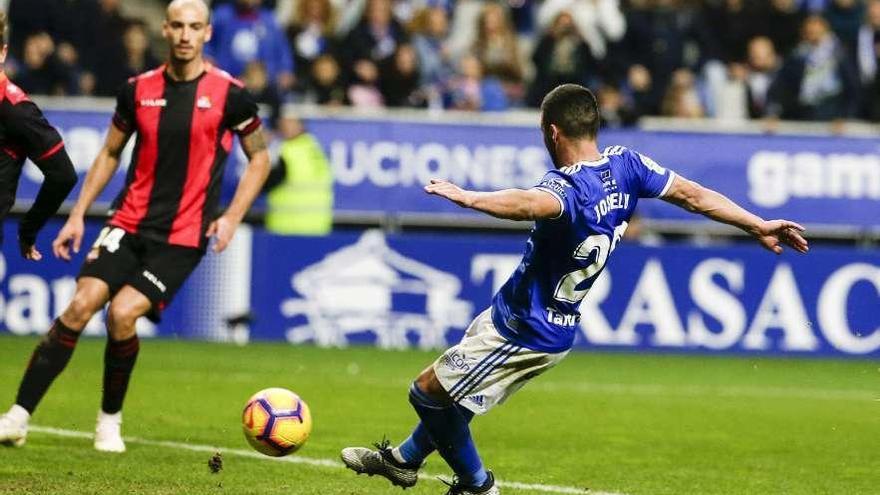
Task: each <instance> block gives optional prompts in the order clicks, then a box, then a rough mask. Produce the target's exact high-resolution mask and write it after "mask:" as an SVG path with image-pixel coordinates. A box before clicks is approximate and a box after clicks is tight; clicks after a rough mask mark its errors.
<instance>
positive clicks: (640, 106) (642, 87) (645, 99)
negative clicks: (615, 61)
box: [624, 65, 658, 115]
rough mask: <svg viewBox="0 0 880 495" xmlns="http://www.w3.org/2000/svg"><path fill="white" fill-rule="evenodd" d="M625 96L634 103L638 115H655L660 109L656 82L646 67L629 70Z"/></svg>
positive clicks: (635, 67)
mask: <svg viewBox="0 0 880 495" xmlns="http://www.w3.org/2000/svg"><path fill="white" fill-rule="evenodd" d="M624 94H625V95H627V96H628V97H629V100H631V101H632V105H633V109H634V110H635V112H636V114H637V115H654V114H655V113H656V111H657V109H658V107H657V105H658V103H657V101H656V99H655V95H656V91H655V90H654V80H653V79H652V78H651V73H650V72H648V69H646V68H645V66H644V65H633V66H632V67H630V68H629V70H628V71H627V75H626V84H625V85H624Z"/></svg>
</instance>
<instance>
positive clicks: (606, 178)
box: [600, 170, 617, 193]
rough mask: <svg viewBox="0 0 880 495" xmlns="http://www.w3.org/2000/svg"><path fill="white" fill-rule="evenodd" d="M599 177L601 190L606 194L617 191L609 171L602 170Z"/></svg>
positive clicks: (615, 182) (615, 183)
mask: <svg viewBox="0 0 880 495" xmlns="http://www.w3.org/2000/svg"><path fill="white" fill-rule="evenodd" d="M600 177H601V178H602V188H603V189H605V192H606V193H608V192H612V191H616V190H617V181H616V180H614V176H612V175H611V170H603V171H602V172H601V174H600Z"/></svg>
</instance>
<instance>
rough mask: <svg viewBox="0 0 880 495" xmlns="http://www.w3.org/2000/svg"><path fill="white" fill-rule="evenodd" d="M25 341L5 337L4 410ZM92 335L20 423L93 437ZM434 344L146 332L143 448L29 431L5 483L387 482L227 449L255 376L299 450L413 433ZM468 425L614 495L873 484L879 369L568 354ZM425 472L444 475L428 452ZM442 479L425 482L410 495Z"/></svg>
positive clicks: (222, 485) (537, 479) (540, 464)
mask: <svg viewBox="0 0 880 495" xmlns="http://www.w3.org/2000/svg"><path fill="white" fill-rule="evenodd" d="M35 343H36V339H35V338H16V337H2V338H0V408H2V409H4V410H5V408H6V407H7V406H8V404H9V403H11V402H12V400H13V398H14V396H15V391H16V387H17V386H18V380H19V378H20V377H21V373H22V369H23V366H24V365H25V363H26V361H27V358H28V356H29V354H30V351H31V349H32V348H33V346H34V344H35ZM103 346H104V344H103V341H102V340H98V339H83V340H82V341H81V342H80V345H79V347H78V348H77V351H76V354H75V355H74V358H73V360H72V361H71V363H70V365H69V366H68V368H67V370H66V372H65V373H64V374H63V375H62V376H61V378H59V380H58V381H57V382H56V383H55V385H54V386H53V388H52V390H50V392H49V394H48V396H47V397H46V399H45V400H44V401H43V403H42V404H41V406H40V409H39V410H38V411H37V413H36V414H35V416H34V418H33V424H35V425H38V426H41V427H54V428H60V429H64V430H74V431H80V432H86V433H90V432H91V431H92V429H93V427H94V419H95V414H96V412H97V407H98V404H99V401H100V390H99V388H100V376H101V368H102V365H101V360H102V356H103ZM434 355H435V354H434V353H424V352H416V351H412V352H394V351H380V350H375V349H368V348H352V349H316V348H313V347H294V346H287V345H280V344H252V345H250V346H247V347H234V346H228V345H219V344H207V343H193V342H177V341H168V340H165V341H145V342H143V343H142V347H141V354H140V357H139V362H138V367H137V369H136V370H135V375H134V378H133V381H132V385H131V390H130V394H129V397H128V399H127V402H126V407H125V422H124V425H123V433H124V435H125V436H126V437H128V436H131V437H137V438H140V439H145V440H146V441H147V442H130V443H129V445H128V448H129V451H128V452H127V453H126V454H123V455H121V456H116V455H110V454H99V453H97V452H94V451H93V450H92V447H91V440H90V439H88V438H81V437H61V436H57V435H53V434H49V433H46V432H39V431H38V432H32V433H31V435H30V437H29V438H28V443H27V445H26V446H25V447H24V448H21V449H12V448H2V449H0V493H3V494H7V493H16V494H19V493H64V494H79V493H83V494H86V493H88V494H92V493H145V494H147V493H149V494H177V493H185V494H202V493H204V494H247V493H255V494H256V493H259V494H274V493H278V494H281V493H284V494H298V495H299V494H351V495H355V494H356V495H361V494H384V493H399V489H398V488H392V487H391V486H390V484H388V483H387V482H385V480H383V479H380V478H376V477H374V478H367V477H366V476H361V477H358V476H355V475H354V474H353V473H351V472H350V471H347V470H344V469H342V468H340V467H339V466H338V465H336V464H333V465H326V466H323V465H311V464H302V463H288V462H272V461H270V460H268V458H266V459H261V458H251V457H245V456H241V455H236V454H235V452H234V449H238V450H246V449H248V447H247V444H246V443H245V441H244V438H243V437H242V433H241V429H240V426H239V418H240V412H241V409H242V407H243V406H244V402H245V400H246V399H247V398H248V397H249V396H250V395H251V394H252V393H253V392H256V391H257V390H259V389H261V388H265V387H269V386H281V387H287V388H290V389H292V390H294V391H296V392H298V393H299V394H300V395H301V396H302V397H303V398H304V399H306V401H307V402H308V403H309V405H310V406H311V409H312V414H313V416H314V421H315V427H314V431H313V432H312V438H311V439H310V440H309V443H308V444H307V445H306V446H305V448H304V449H303V450H302V451H300V452H299V453H297V454H294V456H295V457H298V458H308V459H326V460H333V461H335V460H336V459H337V458H338V452H339V449H340V448H342V447H345V446H348V445H366V444H369V443H370V442H373V441H377V440H380V439H381V438H382V436H383V435H387V436H388V438H389V439H391V440H392V441H400V440H401V439H403V438H404V437H405V436H406V435H407V434H408V432H409V430H410V428H411V427H412V425H413V422H414V420H415V414H414V413H413V411H412V410H411V409H410V407H409V404H408V402H407V397H406V392H407V387H408V384H409V382H410V380H411V379H412V378H413V377H414V376H416V375H417V374H418V372H419V371H420V370H421V369H422V368H423V367H424V366H425V365H427V364H428V363H429V362H431V360H432V359H433V357H434ZM473 429H474V434H475V437H476V439H477V443H478V446H479V447H480V449H481V453H482V455H483V459H484V461H485V463H486V464H487V466H488V467H489V468H491V469H493V470H494V471H495V473H496V475H497V476H498V478H499V479H501V480H504V481H508V482H520V483H529V484H540V485H554V486H560V487H570V488H589V489H591V490H593V491H594V493H595V492H613V493H621V494H627V495H639V494H645V495H661V494H808V493H809V494H813V493H815V494H832V493H840V494H848V495H849V494H870V493H875V494H876V493H880V455H878V448H880V363H878V362H877V361H820V360H806V359H769V358H749V357H723V358H721V357H694V356H670V355H652V356H646V355H634V354H601V353H573V354H572V355H571V356H569V357H568V358H567V359H566V360H565V361H563V363H562V364H561V365H560V366H558V367H557V368H556V369H554V370H552V371H550V372H549V373H547V374H545V375H543V376H541V377H539V378H538V379H536V380H535V381H534V382H532V383H530V384H529V385H528V386H526V387H525V388H524V389H523V390H522V391H521V392H519V393H518V394H517V395H515V396H514V397H513V398H512V399H511V400H510V401H509V402H508V403H506V404H504V405H502V406H500V407H498V408H497V409H495V410H493V411H492V412H491V413H490V414H489V415H487V416H484V417H480V418H477V419H476V420H475V421H474V424H473ZM150 441H171V442H180V443H184V444H187V445H191V446H196V447H198V446H206V447H210V446H216V447H217V449H218V450H219V451H221V453H222V452H226V454H225V455H224V456H223V459H224V469H223V470H222V471H221V472H220V473H218V474H211V473H210V471H209V469H208V465H207V464H208V460H209V458H210V457H211V453H210V452H206V451H189V450H181V449H177V448H173V446H172V445H170V444H159V443H155V442H153V443H151V442H150ZM426 471H428V472H430V473H436V474H443V475H446V474H447V473H448V469H447V468H446V466H445V465H444V464H443V462H442V460H441V459H440V458H439V457H437V456H436V455H434V456H432V457H431V458H429V460H428V465H427V467H426ZM444 488H445V487H444V486H443V485H442V484H441V483H438V482H436V481H435V480H433V479H423V480H422V481H420V482H419V484H418V485H417V486H416V487H415V488H414V489H413V490H409V491H407V492H406V493H407V494H408V495H409V494H413V495H418V494H438V495H440V494H442V493H444ZM502 492H503V493H511V494H513V493H530V492H531V493H539V492H537V491H536V490H535V489H534V488H533V489H521V488H519V489H518V488H511V487H510V486H506V487H504V488H503V489H502ZM550 493H552V492H550ZM557 493H558V492H557Z"/></svg>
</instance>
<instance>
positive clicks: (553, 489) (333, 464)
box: [28, 425, 625, 495]
mask: <svg viewBox="0 0 880 495" xmlns="http://www.w3.org/2000/svg"><path fill="white" fill-rule="evenodd" d="M28 430H29V431H31V432H36V433H44V434H46V435H54V436H57V437H68V438H83V439H89V440H91V439H92V438H94V434H93V433H89V432H85V431H77V430H66V429H63V428H52V427H48V426H33V425H32V426H30V427H29V428H28ZM125 441H126V442H128V443H133V444H140V445H149V446H153V447H164V448H168V449H178V450H188V451H190V452H207V453H210V454H213V453H215V452H220V453H221V454H223V455H234V456H238V457H247V458H250V459H259V460H261V461H274V462H287V463H291V464H306V465H309V466H319V467H328V468H338V469H341V468H344V467H345V466H344V465H343V464H342V463H341V462H338V461H334V460H330V459H316V458H313V457H303V456H301V455H293V456H288V457H269V456H265V455H263V454H260V453H257V452H254V451H252V450H243V449H230V448H225V447H212V446H210V445H198V444H191V443H182V442H171V441H166V440H150V439H147V438H138V437H125ZM438 476H439V475H436V474H430V473H421V474H419V479H423V480H431V481H439V479H438ZM497 483H498V486H500V487H502V488H510V489H514V490H530V491H533V492H544V493H560V494H577V495H625V494H623V493H614V492H597V491H594V490H589V489H585V488H577V487H573V486H557V485H543V484H538V483H520V482H517V481H501V480H498V481H497Z"/></svg>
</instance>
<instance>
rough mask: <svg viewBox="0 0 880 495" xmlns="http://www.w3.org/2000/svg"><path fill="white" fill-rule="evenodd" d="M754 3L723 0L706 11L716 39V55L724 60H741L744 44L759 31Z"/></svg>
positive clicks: (744, 52)
mask: <svg viewBox="0 0 880 495" xmlns="http://www.w3.org/2000/svg"><path fill="white" fill-rule="evenodd" d="M754 5H755V4H754V3H752V2H748V1H747V0H723V1H722V2H721V4H720V5H719V6H717V7H715V8H710V9H709V11H708V13H707V18H708V20H709V24H710V26H712V32H713V34H714V37H715V39H716V40H717V49H718V53H717V56H718V57H719V58H720V59H721V60H722V61H724V62H726V63H730V62H743V61H745V59H746V46H747V45H748V42H749V40H750V39H751V38H753V37H754V36H755V35H757V34H758V33H759V27H760V25H759V23H756V22H755V19H756V18H757V17H758V16H759V15H760V13H759V12H758V11H757V8H754Z"/></svg>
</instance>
